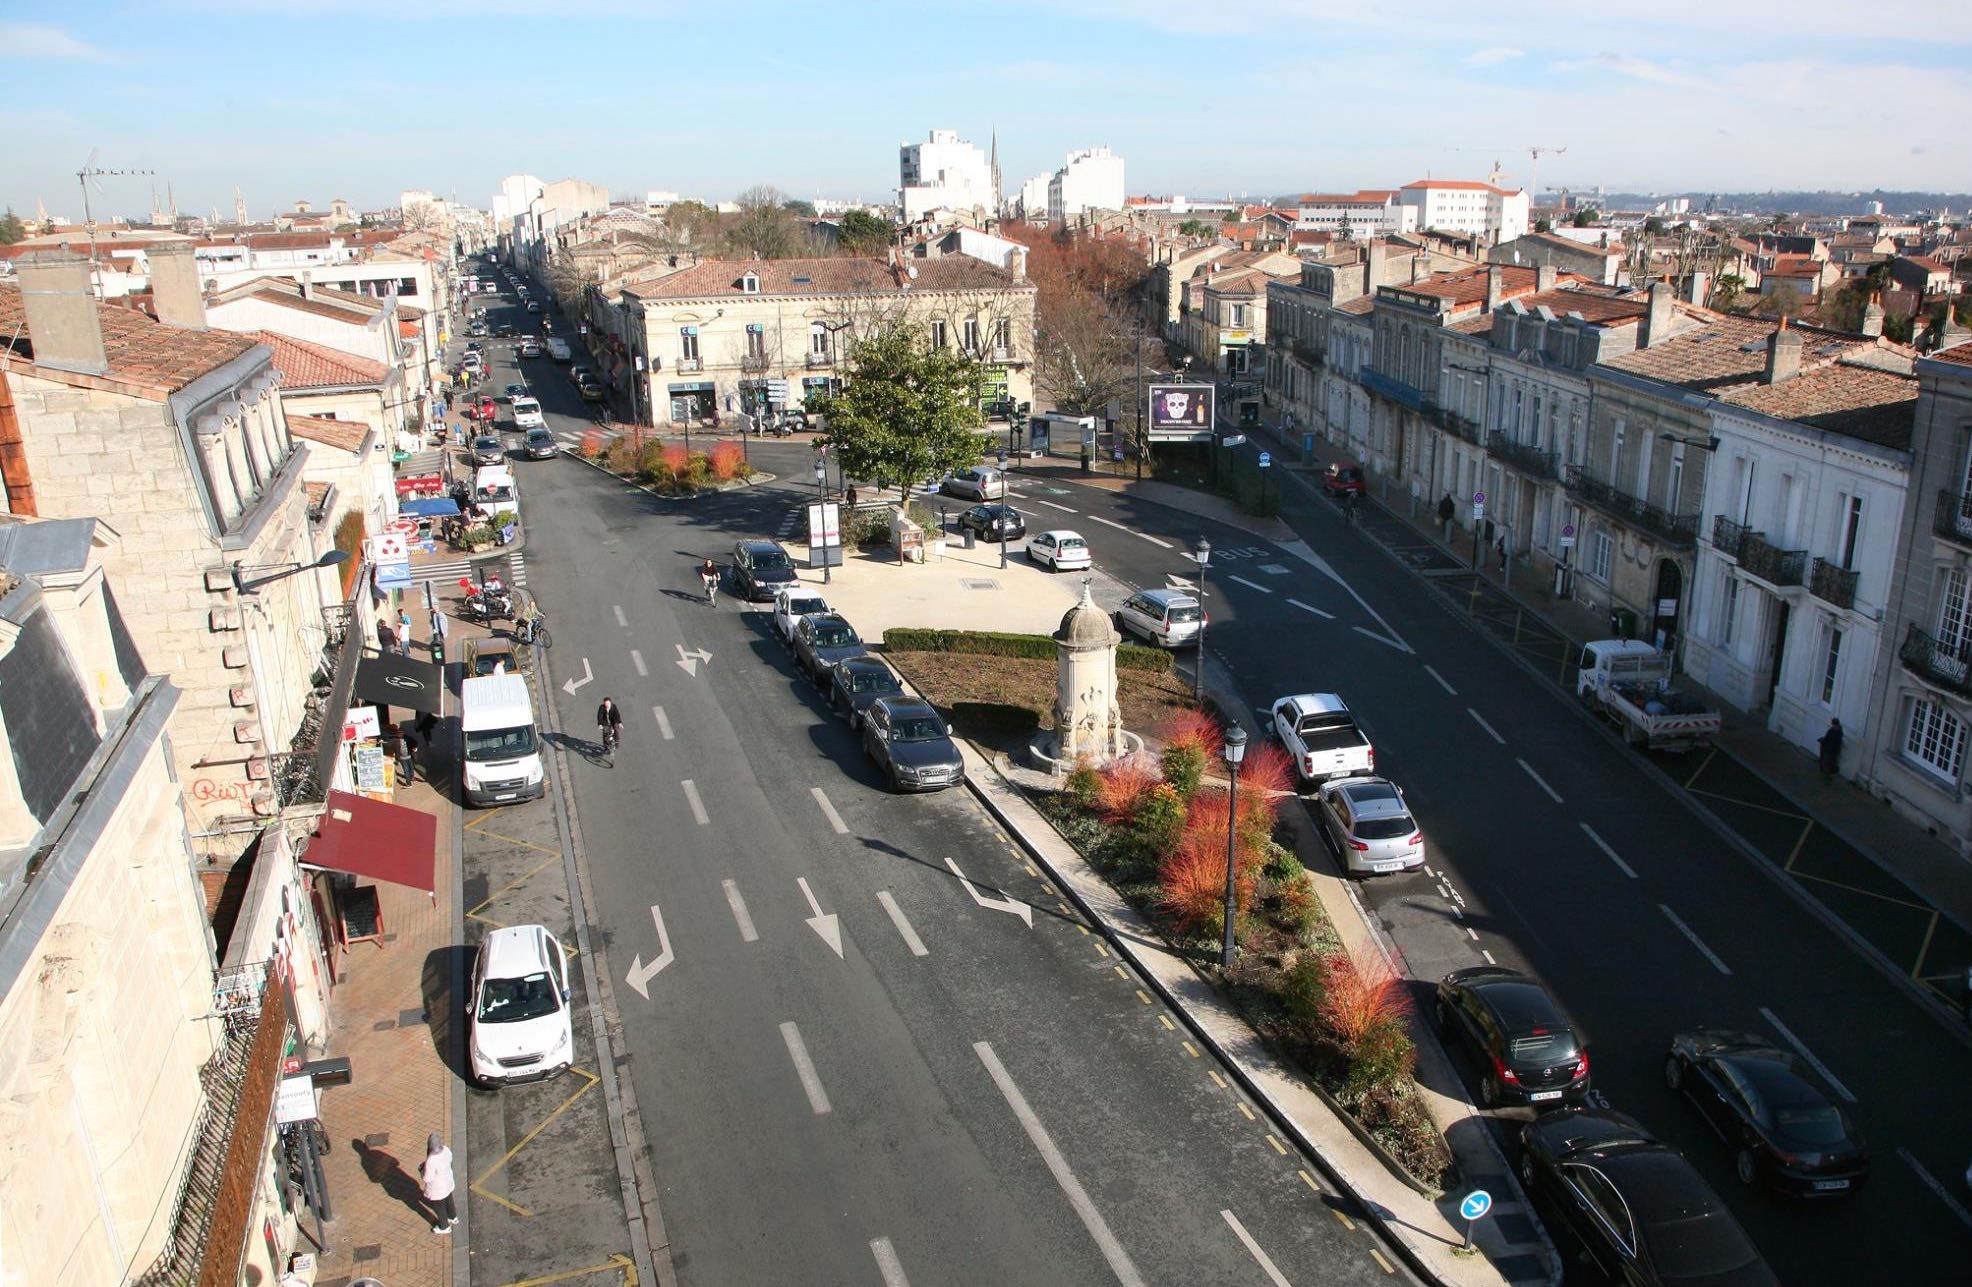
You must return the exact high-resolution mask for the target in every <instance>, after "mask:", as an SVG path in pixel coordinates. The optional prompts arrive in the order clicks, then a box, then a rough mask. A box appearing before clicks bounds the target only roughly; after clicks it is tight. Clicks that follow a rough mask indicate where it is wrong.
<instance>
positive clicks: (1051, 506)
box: [1040, 501, 1082, 514]
mask: <svg viewBox="0 0 1972 1287" xmlns="http://www.w3.org/2000/svg"><path fill="white" fill-rule="evenodd" d="M1040 503H1041V504H1043V505H1046V506H1047V507H1048V508H1049V509H1058V510H1060V511H1061V512H1062V513H1064V514H1079V513H1081V512H1082V511H1081V510H1079V509H1070V508H1068V506H1066V505H1057V504H1055V503H1054V502H1053V501H1041V502H1040Z"/></svg>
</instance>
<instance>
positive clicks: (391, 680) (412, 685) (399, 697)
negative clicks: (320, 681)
mask: <svg viewBox="0 0 1972 1287" xmlns="http://www.w3.org/2000/svg"><path fill="white" fill-rule="evenodd" d="M356 698H357V700H358V701H365V702H373V703H375V704H376V705H379V706H408V707H410V708H411V709H412V710H414V711H429V712H430V713H431V714H433V715H442V714H444V713H445V707H444V702H445V676H444V672H443V671H441V670H439V668H438V667H436V666H434V665H432V664H431V663H430V662H424V661H412V660H411V659H410V658H409V657H399V656H395V655H394V654H391V653H384V654H383V655H382V656H378V657H365V658H363V660H361V661H359V662H357V663H356Z"/></svg>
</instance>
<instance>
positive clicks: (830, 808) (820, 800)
mask: <svg viewBox="0 0 1972 1287" xmlns="http://www.w3.org/2000/svg"><path fill="white" fill-rule="evenodd" d="M808 794H809V795H812V796H814V797H815V803H816V804H819V805H820V806H822V816H823V817H824V818H827V819H828V820H829V826H831V827H833V828H835V834H836V835H838V836H846V835H848V834H849V824H848V823H846V822H844V821H843V820H842V815H841V814H839V813H837V812H836V811H835V806H834V805H833V804H831V803H829V798H828V794H827V793H826V792H825V791H823V790H822V789H821V788H820V787H809V788H808Z"/></svg>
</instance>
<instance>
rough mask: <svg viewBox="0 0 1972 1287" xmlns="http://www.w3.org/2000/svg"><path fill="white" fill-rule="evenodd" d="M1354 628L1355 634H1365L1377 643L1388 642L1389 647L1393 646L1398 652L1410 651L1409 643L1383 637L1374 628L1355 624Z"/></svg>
mask: <svg viewBox="0 0 1972 1287" xmlns="http://www.w3.org/2000/svg"><path fill="white" fill-rule="evenodd" d="M1354 629H1355V631H1356V633H1357V634H1359V635H1367V636H1369V637H1370V638H1371V639H1374V640H1376V642H1378V643H1380V644H1388V645H1389V646H1390V647H1392V648H1395V649H1396V650H1397V651H1398V652H1409V651H1410V645H1409V644H1406V643H1401V642H1399V641H1398V640H1395V639H1389V638H1385V637H1384V636H1383V635H1380V634H1378V633H1376V631H1374V630H1371V629H1370V628H1369V627H1368V626H1356V627H1354Z"/></svg>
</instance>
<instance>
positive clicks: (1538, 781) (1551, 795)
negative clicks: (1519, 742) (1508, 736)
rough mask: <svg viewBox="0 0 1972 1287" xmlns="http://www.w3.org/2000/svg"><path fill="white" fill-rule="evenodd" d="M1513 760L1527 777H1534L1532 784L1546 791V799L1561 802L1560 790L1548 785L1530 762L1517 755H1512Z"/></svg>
mask: <svg viewBox="0 0 1972 1287" xmlns="http://www.w3.org/2000/svg"><path fill="white" fill-rule="evenodd" d="M1494 736H1496V737H1497V736H1498V734H1494ZM1501 740H1502V741H1504V740H1505V739H1504V738H1501ZM1514 761H1515V763H1517V764H1519V765H1520V767H1521V768H1522V769H1523V770H1525V771H1526V774H1527V776H1528V777H1530V778H1532V779H1534V785H1535V786H1537V787H1539V788H1540V789H1541V790H1543V791H1545V792H1547V797H1548V799H1550V800H1552V801H1554V802H1555V803H1556V804H1560V803H1561V792H1559V791H1557V790H1555V789H1554V788H1553V787H1551V786H1549V785H1548V784H1547V779H1546V778H1544V777H1542V776H1541V775H1540V774H1538V773H1536V772H1535V771H1534V766H1533V765H1531V764H1529V763H1527V761H1525V760H1523V759H1520V758H1519V757H1518V756H1516V757H1514Z"/></svg>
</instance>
